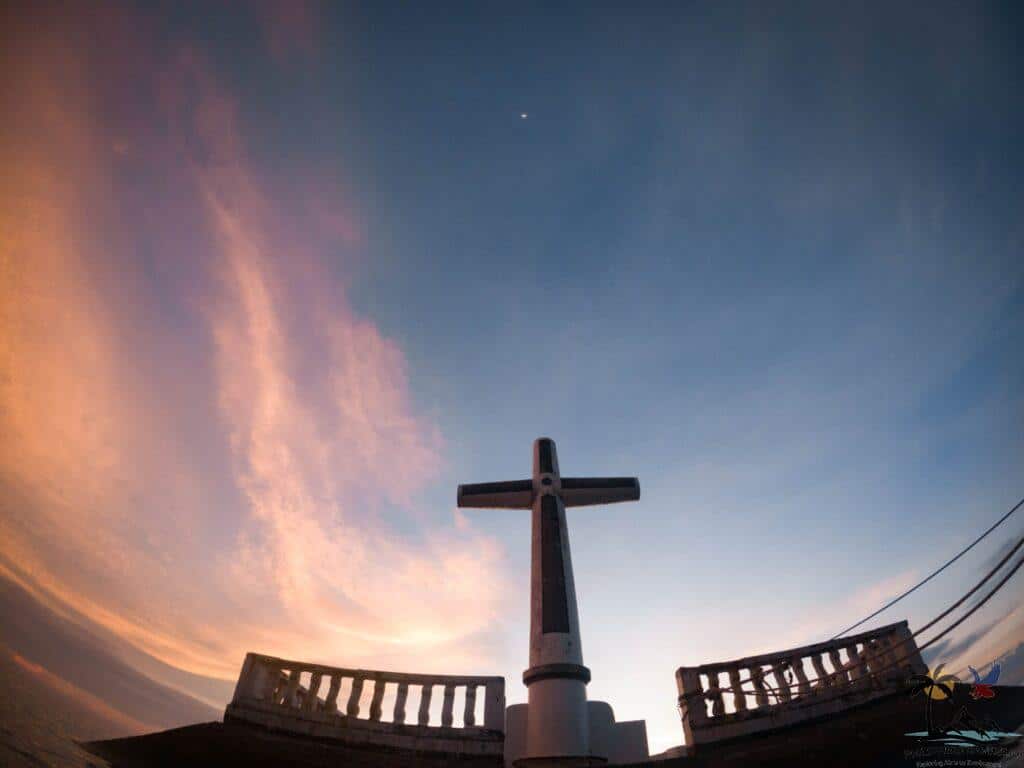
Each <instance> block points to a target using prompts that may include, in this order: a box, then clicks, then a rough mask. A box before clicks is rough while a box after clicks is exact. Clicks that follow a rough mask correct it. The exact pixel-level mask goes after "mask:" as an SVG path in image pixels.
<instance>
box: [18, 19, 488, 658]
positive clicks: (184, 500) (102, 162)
mask: <svg viewBox="0 0 1024 768" xmlns="http://www.w3.org/2000/svg"><path fill="white" fill-rule="evenodd" d="M75 42H76V41H75V40H74V39H72V40H68V39H63V40H62V39H61V38H60V36H59V35H58V36H56V37H54V38H53V39H50V40H46V39H36V40H34V41H28V42H26V43H24V44H23V46H22V48H23V51H22V53H23V54H24V55H25V57H26V58H25V61H26V70H25V71H26V72H27V77H25V78H24V80H23V81H22V82H21V83H19V84H18V88H17V89H16V92H15V94H14V99H15V103H14V105H13V106H15V107H16V108H17V112H18V114H21V115H23V116H24V117H23V118H22V120H21V121H17V122H16V123H15V129H16V132H19V133H18V139H19V141H18V142H12V143H10V144H8V145H5V148H4V155H5V156H4V157H3V161H4V165H5V168H6V169H7V170H8V172H7V174H6V175H5V180H6V181H5V183H4V187H3V190H2V206H0V217H2V218H0V229H2V231H3V233H4V234H3V237H4V241H3V259H2V262H0V264H2V270H3V277H4V279H3V281H2V284H3V287H2V289H0V290H2V296H0V307H2V313H3V321H4V322H3V328H4V330H3V343H2V346H0V364H2V377H0V404H2V407H0V434H2V436H3V440H2V447H0V479H2V482H3V485H4V488H5V494H4V496H5V501H4V508H3V514H2V515H0V532H2V534H3V535H2V542H0V561H2V563H3V569H4V573H5V575H7V576H8V577H10V578H14V579H16V580H17V581H19V583H22V584H24V585H25V586H27V587H28V588H30V589H31V590H32V591H33V593H34V594H36V595H37V597H39V598H40V599H43V600H45V601H46V602H48V603H49V604H50V605H51V606H53V607H54V608H56V609H57V610H58V611H60V610H62V609H63V611H64V613H65V615H69V616H73V617H78V618H81V617H85V619H86V620H88V621H91V622H95V623H96V624H98V625H100V626H102V627H104V628H105V629H106V630H109V631H111V632H114V633H115V634H117V635H118V636H119V637H121V638H123V639H125V640H127V641H128V642H130V643H131V644H132V645H134V646H135V647H137V648H139V649H141V650H144V651H146V652H147V653H149V654H151V655H152V656H155V657H156V658H158V659H160V660H162V661H164V662H167V663H169V664H172V665H174V666H177V667H180V668H182V669H186V670H189V671H192V672H197V673H201V674H207V675H213V676H219V677H230V676H232V675H233V674H234V673H235V672H236V671H237V669H238V666H239V664H240V662H241V659H242V657H243V655H244V653H245V651H247V650H251V649H260V650H263V651H266V652H269V653H275V654H280V655H284V656H292V657H300V658H313V659H318V660H322V661H327V662H335V663H338V664H352V665H362V666H373V665H375V664H377V665H382V666H383V665H388V666H404V667H414V668H417V669H424V668H438V669H440V668H447V669H466V668H467V667H471V666H473V665H476V667H477V668H479V667H480V665H484V664H487V663H488V662H489V660H490V654H491V650H489V649H488V647H487V646H486V645H481V644H480V642H479V638H480V636H481V633H483V632H484V631H485V630H486V628H487V626H488V623H489V622H490V621H491V620H492V619H493V618H494V616H495V615H496V612H497V611H498V608H499V602H500V600H501V597H500V595H501V591H502V589H501V587H502V585H501V571H500V570H499V568H500V563H501V560H502V552H501V549H500V547H499V546H498V544H497V543H496V542H495V541H494V540H493V539H490V538H487V537H484V536H481V535H480V534H478V533H477V532H475V531H474V530H473V529H472V527H471V526H467V525H461V526H456V525H455V524H454V521H453V520H451V519H445V520H444V522H443V523H437V522H434V521H435V520H436V519H438V518H437V517H436V516H431V515H427V514H424V513H423V511H422V510H420V509H419V506H420V499H421V498H422V494H423V491H424V489H425V488H427V487H428V486H429V484H430V483H431V482H432V481H434V480H435V479H436V477H437V475H438V472H439V471H440V469H441V467H442V455H443V446H444V442H443V439H442V437H441V434H440V430H439V429H438V427H437V425H436V424H435V423H434V422H433V421H432V420H431V419H430V418H428V417H426V416H424V415H423V414H421V413H419V412H417V410H416V408H415V407H414V405H413V403H412V399H411V396H410V393H409V375H410V374H409V371H408V370H407V365H406V362H405V358H404V355H403V352H402V350H401V349H400V348H399V346H398V345H397V344H396V343H395V342H394V341H393V340H391V339H389V338H387V337H386V336H384V335H383V334H381V333H380V332H379V331H378V329H377V328H376V327H375V325H374V324H373V322H372V319H370V318H367V317H361V316H359V315H357V314H356V313H355V312H354V311H353V310H352V309H351V307H350V306H349V304H348V302H347V300H346V285H345V283H344V280H343V278H342V277H340V276H339V272H338V270H335V269H333V264H332V261H331V259H332V258H334V259H336V258H339V257H340V258H344V255H345V249H346V248H349V249H351V248H353V247H354V246H355V244H356V243H357V242H358V241H359V237H358V230H359V228H358V225H357V224H356V223H355V214H354V213H353V211H352V208H351V207H350V206H349V205H348V203H347V201H346V200H345V199H342V196H341V195H340V194H339V195H336V196H334V197H331V196H330V193H331V192H332V191H337V190H338V189H340V188H341V185H340V184H339V183H337V182H334V181H331V180H330V179H327V180H324V179H320V180H319V181H318V182H317V185H316V192H317V197H316V199H315V203H316V205H314V206H310V205H308V203H309V201H310V197H311V196H303V195H300V196H298V201H297V202H293V204H292V205H287V204H286V205H281V204H280V200H278V199H277V196H276V195H275V194H274V192H275V191H279V190H280V189H295V188H296V187H297V186H301V178H299V179H296V178H292V177H289V176H288V171H287V170H281V169H277V170H276V171H275V173H274V174H270V173H267V172H265V171H263V170H262V169H261V168H260V165H259V163H258V162H257V161H256V160H255V159H254V157H253V156H252V154H251V153H249V151H248V150H247V147H246V141H245V138H244V136H243V132H242V130H241V129H240V120H241V117H240V107H239V105H238V104H237V102H236V101H235V100H234V99H233V98H232V96H231V95H230V92H229V90H228V89H227V88H226V87H225V86H224V85H223V83H222V82H220V81H218V79H217V77H216V76H215V74H214V73H213V70H212V68H211V67H210V66H209V65H208V63H207V62H206V61H205V60H204V59H203V57H202V56H201V55H200V54H198V53H196V52H195V51H189V50H186V51H184V52H183V53H181V54H180V55H179V56H177V57H176V58H174V62H175V63H174V65H173V67H172V68H171V69H170V70H166V69H159V68H157V67H155V66H154V67H153V68H152V69H150V70H146V69H145V68H144V69H143V70H142V71H138V70H135V71H133V77H137V78H144V79H145V78H148V80H149V83H150V85H151V88H152V93H153V94H155V97H151V98H152V99H153V101H152V102H151V103H148V104H146V105H144V107H142V110H143V111H146V110H149V109H152V110H157V111H158V113H159V115H160V118H159V119H153V120H152V122H147V120H146V119H145V118H143V117H138V118H137V119H138V120H139V121H141V123H142V124H143V125H144V126H145V128H144V130H138V131H136V132H135V133H132V134H131V135H130V139H127V140H124V141H122V140H120V139H117V137H118V136H119V135H121V130H120V129H121V128H123V126H121V125H119V124H112V123H111V122H110V119H108V118H107V117H105V113H104V111H103V110H100V109H97V108H96V106H97V105H96V104H95V103H89V100H90V99H102V93H103V89H102V87H100V86H99V85H98V84H97V83H95V82H93V81H83V80H82V78H84V77H86V75H85V74H83V73H87V72H91V71H92V70H91V69H90V67H86V66H80V65H81V62H80V61H76V57H82V58H85V59H86V60H87V61H89V62H91V63H95V62H93V61H92V60H91V59H89V57H90V56H91V55H93V54H91V53H90V52H89V50H88V49H85V50H83V49H82V47H81V46H76V45H75V44H74V43H75ZM69 43H70V44H69ZM33 46H35V47H33ZM30 53H31V54H35V55H34V56H29V54H30ZM40 54H42V55H40ZM40 61H41V62H44V64H42V65H40V64H38V63H36V64H30V63H28V62H40ZM107 74H109V73H107ZM81 93H85V94H93V95H92V96H89V97H82V96H78V97H76V94H81ZM97 94H98V95H97ZM131 119H132V120H134V119H136V116H132V118H131ZM129 122H130V121H129ZM168 126H170V127H169V128H168ZM112 136H113V137H115V139H112V138H111V137H112ZM129 148H130V151H129ZM121 163H129V164H130V170H131V173H130V174H125V173H123V171H124V170H125V169H124V167H123V166H122V165H119V164H121ZM139 178H144V179H160V184H158V185H157V184H154V185H152V186H149V185H147V184H146V183H142V182H139V181H138V179H139ZM119 202H120V205H121V207H120V208H118V207H117V206H118V204H119ZM153 207H159V209H160V215H159V224H158V225H157V232H160V233H166V234H167V236H168V238H169V240H170V242H169V243H168V242H154V241H153V240H151V238H152V237H153V231H152V230H151V229H149V228H148V227H147V226H146V225H147V223H148V222H146V221H144V220H142V221H139V220H134V219H133V214H139V215H141V216H146V215H148V213H149V211H151V210H152V208H153ZM140 249H141V251H142V252H143V253H148V254H150V255H149V256H148V257H142V258H139V256H140V253H139V250H140ZM339 249H340V251H339ZM329 257H330V258H329ZM150 299H152V300H153V301H152V302H151V301H150ZM154 303H155V304H154Z"/></svg>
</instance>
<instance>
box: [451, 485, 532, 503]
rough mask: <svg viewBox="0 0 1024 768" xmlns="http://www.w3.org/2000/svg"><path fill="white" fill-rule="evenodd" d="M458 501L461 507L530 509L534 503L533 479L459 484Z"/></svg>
mask: <svg viewBox="0 0 1024 768" xmlns="http://www.w3.org/2000/svg"><path fill="white" fill-rule="evenodd" d="M456 503H457V505H458V506H460V507H478V508H481V507H482V508H490V509H529V508H530V507H531V506H532V504H533V481H532V480H508V481H505V482H501V483H467V484H466V485H460V486H459V493H458V496H457V499H456Z"/></svg>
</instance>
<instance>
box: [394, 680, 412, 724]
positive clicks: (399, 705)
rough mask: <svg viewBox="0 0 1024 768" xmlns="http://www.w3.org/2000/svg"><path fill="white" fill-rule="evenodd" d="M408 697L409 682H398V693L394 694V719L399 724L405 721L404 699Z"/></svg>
mask: <svg viewBox="0 0 1024 768" xmlns="http://www.w3.org/2000/svg"><path fill="white" fill-rule="evenodd" d="M408 697H409V684H408V683H399V684H398V695H397V696H395V716H394V718H393V719H394V721H395V722H396V723H398V724H399V725H401V724H402V723H404V722H405V700H406V699H407V698H408Z"/></svg>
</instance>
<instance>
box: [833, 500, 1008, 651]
mask: <svg viewBox="0 0 1024 768" xmlns="http://www.w3.org/2000/svg"><path fill="white" fill-rule="evenodd" d="M1022 505H1024V499H1021V500H1020V501H1018V502H1017V503H1016V504H1015V505H1014V507H1013V509H1011V510H1010V511H1009V512H1007V513H1006V514H1005V515H1003V516H1002V517H1001V518H999V519H998V520H996V522H995V523H994V524H993V525H992V527H991V528H989V529H988V530H987V531H985V532H984V533H983V534H981V536H979V537H978V538H976V539H975V540H974V541H972V542H971V543H970V544H968V545H967V546H966V547H964V548H963V549H961V550H960V551H959V552H958V553H957V554H956V555H954V556H953V558H952V559H950V560H949V561H947V562H946V563H945V564H944V565H943V566H941V567H940V568H938V569H937V570H935V571H932V573H931V574H929V575H928V576H927V577H926V578H924V579H922V580H921V581H919V582H918V583H917V584H915V585H914V586H912V587H911V588H910V589H908V590H907V591H906V592H904V593H903V594H902V595H900V596H899V597H895V598H893V599H892V600H890V601H889V602H888V603H886V604H885V605H883V606H882V607H881V608H879V609H878V610H877V611H875V612H874V613H872V614H871V615H870V616H865V617H864V618H863V619H861V620H860V621H858V622H857V623H856V624H851V625H850V626H848V627H847V628H846V629H844V630H842V631H841V632H838V633H836V634H834V635H832V637H830V638H829V640H836V639H838V638H840V637H842V636H843V635H845V634H846V633H847V632H849V631H850V630H851V629H856V628H857V627H859V626H860V625H861V624H863V623H864V622H867V621H871V619H873V618H875V616H877V615H878V614H880V613H882V611H885V610H888V609H889V608H892V607H893V606H894V605H896V603H898V602H899V601H900V600H902V599H903V598H904V597H906V596H907V595H909V594H910V593H911V592H914V591H915V590H916V589H918V587H923V586H924V585H925V584H927V583H928V582H929V581H931V580H932V579H934V578H935V577H936V576H938V575H939V574H940V573H942V572H943V571H944V570H946V569H947V568H948V567H949V566H951V565H952V564H953V563H955V562H956V561H957V560H959V559H960V558H961V557H963V556H964V555H966V554H967V553H968V552H970V551H971V550H972V549H974V545H975V544H977V543H978V542H979V541H981V540H982V539H984V538H985V537H986V536H988V535H989V534H990V533H992V531H994V530H995V529H996V528H998V527H999V526H1000V525H1002V524H1003V523H1004V522H1006V520H1007V519H1009V517H1010V515H1012V514H1013V513H1014V512H1016V511H1017V510H1018V509H1020V507H1021V506H1022Z"/></svg>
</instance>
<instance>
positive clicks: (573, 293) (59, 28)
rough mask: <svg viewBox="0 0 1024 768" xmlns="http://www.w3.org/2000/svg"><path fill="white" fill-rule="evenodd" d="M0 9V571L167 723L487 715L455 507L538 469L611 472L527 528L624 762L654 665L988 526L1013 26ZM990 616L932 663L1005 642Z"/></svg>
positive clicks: (860, 583)
mask: <svg viewBox="0 0 1024 768" xmlns="http://www.w3.org/2000/svg"><path fill="white" fill-rule="evenodd" d="M2 14H3V18H2V23H0V29H2V30H3V31H2V32H0V36H2V42H0V61H2V69H0V100H2V101H0V103H2V104H3V105H4V107H3V110H2V114H3V115H4V117H3V119H2V120H0V165H2V167H3V168H4V173H3V174H2V175H0V575H2V576H3V577H4V578H6V579H8V580H10V581H13V582H15V583H16V584H18V585H19V586H20V587H21V588H23V589H25V590H28V591H29V592H30V593H31V594H32V595H33V596H34V598H35V599H36V600H38V601H39V602H40V603H41V604H43V605H45V606H47V607H48V608H49V609H50V610H52V611H54V612H56V613H58V614H60V615H61V616H64V617H65V618H69V619H72V620H73V621H75V622H79V623H81V624H82V625H83V626H87V627H89V628H91V629H92V630H93V631H95V632H97V633H101V634H102V635H103V636H104V637H106V638H108V639H109V640H110V642H111V644H112V647H117V648H119V649H121V650H120V652H121V653H122V654H123V655H124V656H125V658H128V659H132V660H134V663H136V664H137V666H138V667H139V668H140V669H143V670H144V671H146V672H147V673H150V674H153V675H162V676H163V677H164V678H165V679H167V680H169V679H171V678H173V679H174V681H175V685H177V686H178V687H179V688H181V689H182V690H184V691H185V692H189V693H191V694H193V695H195V696H197V697H199V698H201V699H203V700H205V701H207V702H208V703H211V704H213V705H216V706H222V705H223V704H224V703H225V702H224V701H223V700H217V696H216V694H212V693H210V691H211V690H214V688H211V687H210V686H209V685H205V684H204V682H203V681H207V682H208V681H209V679H211V678H212V679H216V680H221V681H230V680H233V679H234V677H235V676H236V675H237V672H238V670H239V668H240V666H241V662H242V659H243V657H244V654H245V653H246V652H247V651H250V650H255V651H259V652H263V653H267V654H272V655H277V656H282V657H286V658H297V659H303V660H309V661H319V662H324V663H331V664H335V665H338V666H346V667H363V668H379V669H392V670H400V671H424V672H448V673H476V674H502V675H504V676H505V677H506V680H507V686H508V689H507V690H508V700H509V702H510V703H515V702H519V701H524V700H525V688H523V686H522V684H521V677H520V675H521V672H522V670H523V669H524V668H525V667H526V666H527V655H528V645H527V643H528V639H527V632H528V618H527V617H528V599H529V547H528V541H529V519H528V515H527V514H525V513H522V512H518V511H513V510H457V509H456V508H455V491H456V486H457V485H458V484H459V483H464V482H483V481H491V480H512V479H520V478H525V477H528V476H529V474H530V468H531V465H530V462H531V443H532V441H533V439H535V438H536V437H538V436H541V435H546V436H550V437H552V438H553V439H555V441H556V442H557V445H558V448H559V458H560V463H561V466H562V470H563V472H565V473H566V474H568V475H577V476H578V475H636V476H638V477H639V478H640V485H641V489H642V497H641V500H640V501H639V502H637V503H632V504H621V505H614V506H607V507H596V508H583V509H578V510H570V511H569V513H568V514H569V525H570V536H571V544H572V558H573V566H574V569H575V581H576V585H577V590H578V595H579V604H580V618H581V627H582V632H583V651H584V660H585V663H586V664H587V665H588V666H589V667H590V668H591V670H592V673H593V681H592V683H591V684H590V686H589V696H590V698H592V699H599V700H607V701H609V702H610V703H611V704H612V706H613V707H614V708H615V711H616V716H617V717H618V719H620V720H623V719H646V721H647V727H648V738H649V742H650V746H651V750H652V752H655V751H659V750H662V749H665V748H667V747H669V746H671V745H673V744H678V743H680V741H681V740H682V729H681V727H680V725H679V719H678V712H677V711H676V705H675V696H676V690H675V681H674V677H673V676H674V671H675V669H676V667H678V666H681V665H695V664H699V663H702V662H710V661H715V660H721V659H727V658H733V657H739V656H743V655H748V654H753V653H757V652H765V651H769V650H773V649H778V648H783V647H788V646H793V645H799V644H803V643H810V642H814V641H817V640H821V639H825V638H828V637H830V636H831V635H833V634H835V633H836V632H838V631H840V630H842V629H843V628H844V627H846V626H847V625H849V624H851V623H853V622H854V621H855V620H857V619H859V618H861V617H862V616H863V615H865V614H866V613H869V612H870V611H871V610H873V609H874V608H876V607H878V606H879V605H881V604H882V603H883V602H885V601H886V600H887V599H888V598H890V597H892V596H895V595H896V594H897V593H898V592H900V591H901V590H902V589H903V588H905V587H907V586H909V585H910V584H912V583H914V582H915V581H916V580H918V579H919V578H922V577H923V576H925V575H926V574H927V573H929V572H930V571H931V570H932V569H933V568H934V567H936V566H937V565H939V564H941V563H942V562H944V561H945V560H946V559H947V558H948V557H949V556H951V555H952V554H953V553H955V552H956V551H957V550H958V549H960V547H961V546H963V545H965V544H966V543H967V542H969V541H970V540H972V539H973V538H974V537H975V536H976V535H977V534H978V533H980V531H981V530H983V529H984V528H986V527H987V526H988V525H989V524H991V522H993V521H995V520H996V519H998V517H999V516H1001V515H1002V514H1004V513H1005V512H1006V511H1007V510H1008V509H1009V508H1010V507H1011V506H1012V505H1013V504H1014V503H1016V502H1017V501H1018V500H1019V499H1020V498H1021V496H1022V495H1024V476H1022V475H1024V473H1022V472H1021V469H1022V467H1024V430H1022V429H1021V427H1022V426H1024V355H1022V354H1021V348H1020V338H1021V334H1022V332H1024V256H1022V251H1024V249H1022V246H1024V210H1022V208H1024V206H1022V200H1024V197H1022V191H1021V179H1022V178H1024V149H1022V145H1021V143H1020V141H1019V134H1020V130H1021V127H1022V119H1021V118H1022V115H1024V96H1022V92H1021V90H1020V88H1019V83H1020V79H1021V74H1022V71H1024V70H1022V53H1021V49H1020V46H1019V44H1018V41H1019V40H1020V39H1021V36H1022V34H1024V30H1022V23H1024V20H1022V17H1021V15H1020V13H1019V11H1018V10H1017V9H1016V8H1015V7H1014V4H1011V3H1004V4H999V3H980V2H979V3H973V4H957V3H945V2H938V3H934V4H931V5H929V7H928V8H927V9H922V8H913V7H911V6H910V5H909V4H908V5H906V6H904V5H901V4H892V3H886V4H864V5H859V4H858V5H857V7H849V4H844V5H839V4H818V3H783V4H777V5H773V6H772V7H771V8H768V7H767V6H765V5H763V4H758V3H732V2H719V3H675V4H664V5H662V4H653V3H629V4H620V5H613V4H601V3H583V4H565V5H562V6H559V7H558V8H551V7H545V6H542V5H534V4H528V3H520V4H515V5H509V4H507V3H502V4H499V3H473V4H468V3H467V4H443V5H437V4H426V5H424V4H420V5H414V4H392V3H386V2H374V3H367V4H355V3H331V4H317V3H312V2H298V1H297V0H292V1H289V2H272V1H270V0H267V1H266V2H253V3H249V4H233V3H232V4H229V3H146V4H135V3H106V2H101V3H89V4H74V3H72V4H60V5H56V4H54V5H50V4H47V3H32V4H17V3H13V4H7V5H5V7H4V10H3V11H2ZM1021 514H1024V513H1021ZM1022 532H1024V520H1022V519H1021V517H1020V515H1017V516H1015V517H1013V518H1011V519H1010V520H1009V521H1008V522H1007V523H1006V524H1005V525H1004V526H1003V527H1002V528H1000V529H999V530H998V531H997V533H995V534H993V535H992V536H991V537H990V538H989V539H987V540H986V541H985V542H984V543H983V544H982V545H979V547H978V548H977V549H976V550H974V551H972V552H971V554H970V555H968V556H967V557H965V558H964V559H963V560H962V561H961V562H960V563H958V564H957V566H956V567H954V568H952V569H950V571H948V572H946V573H944V574H943V575H942V576H940V577H939V578H938V579H936V580H935V581H934V582H932V583H930V584H929V585H928V587H926V588H925V589H922V590H921V591H920V592H919V593H915V595H914V596H913V597H912V598H909V599H908V600H907V601H905V602H904V603H901V604H900V605H899V606H898V607H896V608H894V609H893V610H892V611H890V612H888V613H886V614H883V615H882V616H880V617H879V618H878V619H877V620H875V621H874V622H873V624H874V625H878V624H881V623H886V622H888V621H895V620H898V619H902V618H908V619H909V620H910V622H911V627H912V628H913V627H914V626H920V625H922V624H924V623H925V622H926V621H927V620H929V619H930V618H931V617H932V616H933V615H934V614H935V613H937V612H939V611H940V610H941V609H942V608H943V607H944V606H946V605H947V604H949V603H950V602H952V601H953V600H954V599H955V598H957V597H959V596H960V594H961V593H962V592H963V591H965V590H966V589H967V588H969V587H970V586H972V585H973V583H974V582H975V581H976V580H977V578H978V577H979V575H980V574H981V573H983V571H984V569H985V568H986V564H988V563H991V562H992V558H993V556H994V555H996V554H998V552H999V551H1000V547H1002V546H1004V545H1005V543H1006V542H1007V541H1008V540H1011V539H1013V538H1014V536H1018V537H1019V536H1020V535H1021V533H1022ZM1021 583H1022V582H1021V581H1020V577H1018V579H1017V580H1015V581H1011V582H1010V583H1009V584H1008V585H1007V588H1006V589H1004V590H1003V592H1002V593H1000V595H999V596H998V597H997V598H996V599H995V600H993V601H992V603H990V604H989V605H987V606H986V607H985V608H984V609H983V610H982V611H981V612H979V614H977V616H976V617H975V619H974V620H973V621H972V622H971V623H969V624H967V625H965V626H964V627H963V628H962V631H960V632H959V633H958V634H957V635H954V636H953V638H954V639H955V640H956V642H952V640H951V643H950V644H948V645H944V646H940V649H941V650H943V651H944V652H946V653H947V654H952V652H953V650H954V646H956V649H957V650H958V652H959V653H960V655H961V656H963V658H966V659H968V660H970V659H974V661H971V662H970V663H974V664H975V666H978V664H983V663H988V662H989V661H991V660H992V659H995V658H997V657H998V656H1000V655H1001V654H1005V653H1009V652H1013V651H1014V649H1019V647H1020V645H1021V643H1024V613H1022V611H1021V609H1020V607H1019V605H1020V603H1021V602H1022V601H1021V596H1022V594H1024V591H1022V587H1021ZM869 626H871V625H869ZM972 654H973V655H972ZM1017 655H1018V656H1020V655H1021V654H1020V653H1018V654H1017ZM34 663H36V662H33V661H32V660H31V659H27V660H25V664H29V665H31V664H34ZM964 663H967V662H964ZM37 666H38V665H37ZM44 673H45V674H50V672H48V671H47V670H45V669H44V670H43V671H42V672H40V674H41V675H42V674H44ZM178 673H180V674H178ZM175 674H177V676H176V677H175V676H174V675H175ZM1020 682H1024V678H1022V680H1021V681H1020ZM204 685H205V687H204ZM227 690H230V686H228V688H227Z"/></svg>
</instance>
